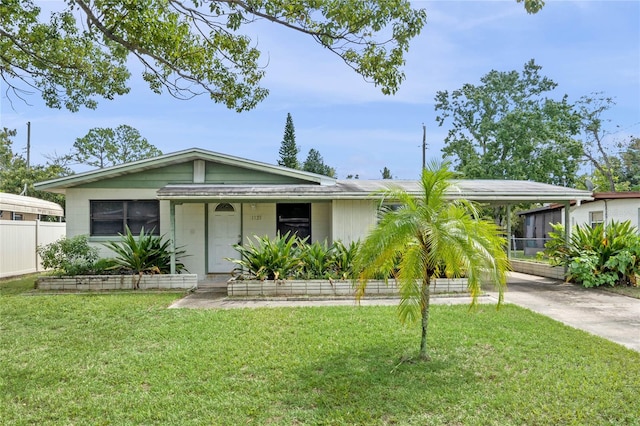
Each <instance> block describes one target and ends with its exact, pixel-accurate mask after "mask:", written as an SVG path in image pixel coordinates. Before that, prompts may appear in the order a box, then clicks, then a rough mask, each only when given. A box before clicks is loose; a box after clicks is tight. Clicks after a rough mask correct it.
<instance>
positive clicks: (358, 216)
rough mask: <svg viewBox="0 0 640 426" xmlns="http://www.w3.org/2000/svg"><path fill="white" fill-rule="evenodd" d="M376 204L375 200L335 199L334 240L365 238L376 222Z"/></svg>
mask: <svg viewBox="0 0 640 426" xmlns="http://www.w3.org/2000/svg"><path fill="white" fill-rule="evenodd" d="M376 206H377V203H376V202H375V201H374V200H362V201H361V200H334V201H333V208H332V213H333V224H332V234H333V241H338V240H340V241H342V242H343V243H345V244H349V243H351V242H352V241H357V240H363V239H364V238H365V237H366V236H367V235H368V234H369V232H370V231H371V229H372V228H373V227H374V226H375V224H376Z"/></svg>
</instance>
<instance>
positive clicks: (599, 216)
mask: <svg viewBox="0 0 640 426" xmlns="http://www.w3.org/2000/svg"><path fill="white" fill-rule="evenodd" d="M603 222H604V213H603V212H602V210H600V211H595V212H589V225H591V227H592V228H595V227H596V226H598V225H599V224H601V223H603Z"/></svg>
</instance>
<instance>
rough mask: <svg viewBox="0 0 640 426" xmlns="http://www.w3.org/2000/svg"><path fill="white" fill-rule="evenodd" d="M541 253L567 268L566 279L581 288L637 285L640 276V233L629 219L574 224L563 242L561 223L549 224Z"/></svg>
mask: <svg viewBox="0 0 640 426" xmlns="http://www.w3.org/2000/svg"><path fill="white" fill-rule="evenodd" d="M552 227H553V231H552V232H550V233H549V236H550V237H551V240H550V241H549V242H547V243H546V244H545V250H544V253H545V255H546V256H548V257H549V258H550V260H551V262H552V263H553V264H556V265H561V266H565V267H566V268H567V279H570V280H575V281H576V282H578V283H580V284H582V285H583V286H584V287H599V286H603V285H606V286H614V285H629V284H631V285H637V284H638V276H639V275H640V235H638V231H637V229H636V228H635V227H633V226H632V225H631V222H629V221H626V222H615V221H613V222H611V223H610V224H608V225H607V226H606V227H605V226H604V225H603V224H598V225H597V226H595V227H593V228H592V227H590V226H588V225H584V226H577V227H575V228H574V229H573V230H572V232H571V238H570V240H569V241H566V238H565V233H564V226H562V225H561V224H555V225H552Z"/></svg>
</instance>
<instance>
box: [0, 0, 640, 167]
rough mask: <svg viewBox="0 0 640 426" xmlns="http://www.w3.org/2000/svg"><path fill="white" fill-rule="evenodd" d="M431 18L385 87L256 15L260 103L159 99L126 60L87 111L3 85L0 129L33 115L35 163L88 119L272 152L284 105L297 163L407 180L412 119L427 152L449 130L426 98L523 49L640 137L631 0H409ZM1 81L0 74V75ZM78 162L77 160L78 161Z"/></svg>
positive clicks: (564, 88)
mask: <svg viewBox="0 0 640 426" xmlns="http://www.w3.org/2000/svg"><path fill="white" fill-rule="evenodd" d="M414 5H415V7H421V8H425V9H426V11H427V16H428V17H427V25H426V26H425V28H424V29H423V31H422V33H421V34H420V36H418V37H417V38H416V39H414V40H413V42H412V44H411V50H410V52H409V54H408V55H407V57H406V60H407V64H406V66H405V68H404V71H405V74H406V80H405V82H404V83H403V85H402V87H401V88H400V90H399V91H398V92H397V93H396V95H394V96H385V95H382V94H381V93H380V91H379V90H378V89H377V88H376V87H375V86H373V85H372V84H369V83H367V82H365V81H364V80H363V79H362V78H361V77H360V76H358V75H357V74H355V72H353V71H352V70H351V69H349V68H348V67H346V66H345V65H344V64H343V63H342V62H341V61H340V60H339V58H337V57H336V56H335V55H333V54H331V53H329V52H328V51H325V50H323V49H322V48H321V47H320V46H318V45H316V44H315V43H314V42H313V41H312V40H310V39H306V38H305V37H304V36H302V35H300V34H293V33H292V32H291V31H287V30H284V29H281V28H276V27H274V26H273V25H268V24H266V23H265V24H260V26H259V27H258V28H256V34H258V35H257V37H256V39H255V40H256V41H257V43H258V47H259V48H260V49H261V50H262V51H263V56H264V58H263V60H264V63H265V64H266V63H267V62H268V67H267V69H266V73H267V76H266V78H265V79H264V81H263V85H264V87H267V88H268V89H269V90H270V95H269V97H268V98H267V100H266V101H264V102H262V103H261V104H260V105H259V106H258V107H257V108H256V109H254V110H252V111H249V112H243V113H236V112H233V111H228V110H226V109H225V108H224V107H223V106H222V105H218V104H215V103H213V102H212V101H210V100H209V99H208V98H206V97H204V96H201V97H199V98H196V99H193V100H190V101H180V100H176V99H174V98H172V97H171V96H170V95H168V94H163V95H161V96H158V95H156V94H153V93H152V92H151V91H149V90H148V88H147V87H146V86H145V83H144V82H142V81H141V79H140V78H139V77H138V75H137V74H135V73H136V71H137V67H136V69H134V70H133V73H134V75H133V77H132V80H131V81H130V84H131V87H132V90H131V92H130V93H129V94H128V95H125V96H123V97H120V98H118V99H116V100H114V101H107V100H102V101H100V104H99V106H98V109H97V110H87V109H83V110H81V111H80V112H77V113H71V112H68V111H66V110H52V109H48V108H46V107H45V106H44V104H43V102H42V101H41V99H40V98H39V96H38V95H33V96H31V97H30V98H28V101H29V103H30V104H31V105H27V104H25V103H24V102H22V101H20V100H17V99H12V104H10V102H9V101H8V100H7V99H6V97H5V90H4V89H3V88H0V89H2V90H0V92H1V93H2V95H1V96H2V97H1V98H0V102H1V104H0V126H2V127H8V128H12V129H13V128H15V129H17V130H18V135H17V137H16V138H15V139H14V149H16V150H19V149H24V147H25V146H26V122H27V121H30V122H31V145H32V153H31V157H32V161H33V162H34V163H44V162H45V161H46V159H45V157H44V155H46V154H53V153H58V154H64V153H67V152H69V150H70V149H71V146H72V144H73V142H74V141H75V139H76V138H78V137H81V136H84V135H85V134H86V133H87V132H88V131H89V129H91V128H93V127H116V126H118V125H120V124H128V125H130V126H133V127H135V128H137V129H138V130H139V131H140V133H141V134H142V135H143V136H144V137H146V138H147V139H148V140H149V141H150V142H151V143H152V144H154V145H155V146H157V147H158V148H160V149H161V150H162V151H163V152H165V153H168V152H173V151H178V150H181V149H186V148H190V147H200V148H204V149H209V150H212V151H217V152H222V153H225V154H230V155H237V156H240V157H245V158H250V159H253V160H258V161H264V162H267V163H276V162H277V159H278V149H279V147H280V143H281V141H282V135H283V132H284V125H285V119H286V115H287V113H288V112H290V113H291V115H292V117H293V122H294V125H295V130H296V142H297V144H298V145H299V146H300V147H301V153H300V160H301V161H302V160H304V158H305V157H306V154H307V152H308V151H309V149H310V148H315V149H317V150H319V151H320V153H321V154H322V156H323V157H324V160H325V163H327V164H328V165H330V166H332V167H334V168H335V169H336V170H337V173H338V177H339V178H345V177H346V175H348V174H358V175H359V176H360V177H361V178H367V179H377V178H380V176H381V175H380V170H382V169H383V167H388V168H389V169H390V170H391V172H392V174H393V176H394V177H395V178H400V179H414V178H416V177H417V176H418V174H419V171H420V167H421V164H422V152H421V142H422V123H424V124H425V125H426V126H427V144H428V153H427V157H428V158H440V157H441V153H440V149H441V148H442V146H443V139H444V137H445V135H446V132H447V128H445V127H442V128H441V127H437V124H436V122H435V117H436V112H435V111H434V106H433V105H434V97H435V94H436V92H437V91H439V90H455V89H457V88H460V87H461V86H462V85H463V84H465V83H473V84H477V83H479V80H480V78H481V77H482V76H483V75H485V74H486V73H487V72H489V71H490V70H492V69H495V70H499V71H510V70H518V71H520V70H522V68H523V66H524V64H525V63H526V62H527V61H528V60H529V59H532V58H533V59H535V61H536V63H537V64H538V65H541V66H542V67H543V69H542V75H545V76H547V77H550V78H551V79H553V80H554V81H556V83H558V87H557V89H556V91H555V92H554V94H553V97H554V98H557V99H560V98H561V97H562V95H563V94H565V93H566V94H568V95H569V98H570V100H577V99H578V98H580V96H583V95H588V94H590V93H592V92H604V93H605V94H606V95H607V96H611V97H614V98H615V100H616V102H617V105H616V107H615V108H614V109H612V111H611V114H610V118H611V120H612V123H611V126H612V129H613V128H614V125H619V126H620V127H619V128H620V129H621V130H620V131H619V133H618V134H617V135H616V137H618V138H623V137H625V136H627V135H629V134H633V135H636V136H638V135H640V2H638V1H637V0H630V1H609V0H607V1H556V0H548V1H547V5H546V6H545V7H544V9H543V10H542V11H541V12H539V13H538V14H536V15H528V14H526V13H525V11H524V9H523V7H522V5H521V4H518V3H516V2H515V0H495V1H471V0H469V1H448V0H447V1H419V2H414ZM0 84H3V83H2V82H0ZM79 170H80V169H79Z"/></svg>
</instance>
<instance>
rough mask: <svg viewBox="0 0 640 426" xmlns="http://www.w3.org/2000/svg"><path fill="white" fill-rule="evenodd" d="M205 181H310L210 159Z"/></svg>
mask: <svg viewBox="0 0 640 426" xmlns="http://www.w3.org/2000/svg"><path fill="white" fill-rule="evenodd" d="M205 183H209V184H227V185H238V184H296V183H306V184H309V182H307V181H304V180H301V179H296V178H292V177H288V176H282V175H276V174H272V173H267V172H262V171H259V170H250V169H246V168H243V167H235V166H230V165H227V164H218V163H213V162H210V161H208V162H207V165H206V172H205Z"/></svg>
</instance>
